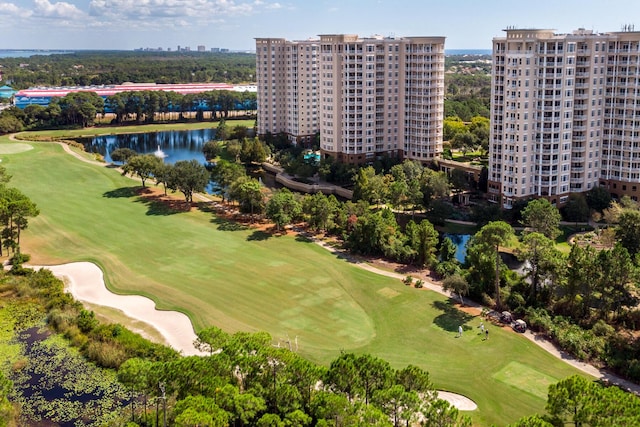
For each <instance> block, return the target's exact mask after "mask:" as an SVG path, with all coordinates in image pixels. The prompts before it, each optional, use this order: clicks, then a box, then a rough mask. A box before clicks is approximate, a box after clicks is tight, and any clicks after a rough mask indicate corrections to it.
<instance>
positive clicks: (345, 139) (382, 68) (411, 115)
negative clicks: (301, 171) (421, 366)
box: [256, 34, 444, 163]
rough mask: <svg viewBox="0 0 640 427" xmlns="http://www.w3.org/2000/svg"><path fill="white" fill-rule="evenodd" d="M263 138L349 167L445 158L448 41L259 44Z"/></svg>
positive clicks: (337, 38)
mask: <svg viewBox="0 0 640 427" xmlns="http://www.w3.org/2000/svg"><path fill="white" fill-rule="evenodd" d="M256 69H257V82H258V133H259V134H260V135H265V134H267V133H271V134H279V133H285V134H286V135H287V136H288V138H289V139H290V140H291V141H292V142H295V143H310V142H311V141H312V140H313V138H316V137H317V136H318V137H319V144H320V149H321V152H322V154H323V155H324V156H332V157H334V158H337V159H339V160H341V161H344V162H347V163H364V162H370V161H373V160H375V159H376V157H379V156H383V155H387V156H392V157H405V158H411V159H416V160H420V161H424V162H427V161H430V160H432V159H433V158H434V157H436V156H438V155H439V154H440V153H441V152H442V121H443V115H444V37H411V38H386V37H378V36H374V37H370V38H360V37H358V36H357V35H345V34H339V35H321V36H320V38H319V39H310V40H304V41H287V40H285V39H276V38H259V39H256Z"/></svg>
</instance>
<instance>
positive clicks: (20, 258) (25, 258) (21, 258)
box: [9, 252, 31, 265]
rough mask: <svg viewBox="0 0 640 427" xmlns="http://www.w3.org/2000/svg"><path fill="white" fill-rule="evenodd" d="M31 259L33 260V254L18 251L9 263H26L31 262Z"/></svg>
mask: <svg viewBox="0 0 640 427" xmlns="http://www.w3.org/2000/svg"><path fill="white" fill-rule="evenodd" d="M30 260H31V255H29V254H24V253H22V252H18V253H16V254H15V255H14V256H12V257H11V258H10V259H9V264H11V265H19V264H24V263H25V262H29V261H30Z"/></svg>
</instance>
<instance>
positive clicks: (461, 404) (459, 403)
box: [438, 391, 478, 411]
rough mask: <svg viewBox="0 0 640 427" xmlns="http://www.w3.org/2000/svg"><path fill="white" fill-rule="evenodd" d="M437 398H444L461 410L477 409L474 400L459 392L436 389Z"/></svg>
mask: <svg viewBox="0 0 640 427" xmlns="http://www.w3.org/2000/svg"><path fill="white" fill-rule="evenodd" d="M438 398H439V399H442V400H446V401H447V402H449V403H450V404H452V405H453V406H455V407H456V408H458V409H459V410H461V411H475V410H476V409H478V405H476V402H474V401H473V400H471V399H469V398H468V397H466V396H463V395H461V394H456V393H451V392H448V391H438Z"/></svg>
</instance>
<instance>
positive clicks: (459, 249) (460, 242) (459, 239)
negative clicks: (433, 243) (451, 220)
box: [442, 233, 472, 264]
mask: <svg viewBox="0 0 640 427" xmlns="http://www.w3.org/2000/svg"><path fill="white" fill-rule="evenodd" d="M471 236H472V235H471V234H451V233H444V234H443V235H442V238H445V237H448V238H449V239H451V241H452V242H453V244H454V245H456V259H457V260H458V261H459V262H460V263H461V264H464V259H465V257H466V256H467V242H468V241H469V239H470V238H471Z"/></svg>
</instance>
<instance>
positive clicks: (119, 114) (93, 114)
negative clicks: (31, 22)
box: [0, 90, 257, 134]
mask: <svg viewBox="0 0 640 427" xmlns="http://www.w3.org/2000/svg"><path fill="white" fill-rule="evenodd" d="M256 108H257V105H256V94H255V93H252V92H234V91H228V90H220V91H208V92H203V93H199V94H187V95H182V94H180V93H177V92H173V91H169V92H165V91H130V92H122V93H118V94H115V95H111V96H108V97H107V98H106V99H103V98H101V97H100V96H98V95H97V94H96V93H95V92H72V93H69V94H67V95H66V96H64V97H60V98H57V97H55V98H52V99H51V101H50V103H49V105H47V106H46V107H45V106H42V105H37V104H33V105H28V106H27V107H25V108H24V110H23V109H20V108H18V107H10V108H7V109H5V110H2V111H1V112H0V134H3V133H11V132H20V131H22V130H38V129H48V128H57V127H67V126H71V127H74V126H80V127H87V126H92V125H94V124H95V121H96V118H97V116H98V115H104V114H106V113H113V114H114V115H115V118H114V119H113V124H124V123H126V122H128V121H131V122H135V123H153V122H155V121H158V120H160V121H166V120H168V119H171V117H172V116H171V113H175V114H177V115H178V117H177V119H178V120H185V119H186V114H187V113H190V114H191V113H194V114H195V120H197V121H204V120H205V115H206V116H207V117H206V119H207V120H217V119H220V118H227V117H228V116H229V113H230V112H231V111H242V112H244V113H246V114H249V115H252V114H254V113H255V110H256Z"/></svg>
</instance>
